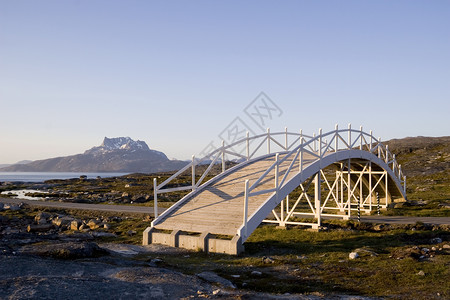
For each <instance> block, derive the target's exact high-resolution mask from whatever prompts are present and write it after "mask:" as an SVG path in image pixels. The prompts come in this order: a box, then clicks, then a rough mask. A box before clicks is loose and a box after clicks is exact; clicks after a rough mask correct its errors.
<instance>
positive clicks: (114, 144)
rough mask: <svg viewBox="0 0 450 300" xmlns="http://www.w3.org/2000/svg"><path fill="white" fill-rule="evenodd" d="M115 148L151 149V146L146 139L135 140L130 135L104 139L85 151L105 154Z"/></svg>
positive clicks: (131, 149) (132, 150) (130, 149)
mask: <svg viewBox="0 0 450 300" xmlns="http://www.w3.org/2000/svg"><path fill="white" fill-rule="evenodd" d="M115 150H127V151H131V152H134V151H138V150H141V151H142V150H143V151H150V148H149V147H148V145H147V144H146V143H145V142H144V141H139V140H137V141H135V140H133V139H131V138H130V137H117V138H108V137H105V138H104V139H103V143H102V144H101V145H100V146H98V147H93V148H91V149H89V150H87V151H86V152H85V154H104V153H107V152H111V151H115Z"/></svg>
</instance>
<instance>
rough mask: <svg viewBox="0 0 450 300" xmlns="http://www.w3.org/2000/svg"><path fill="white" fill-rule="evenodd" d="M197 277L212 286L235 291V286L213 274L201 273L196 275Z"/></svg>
mask: <svg viewBox="0 0 450 300" xmlns="http://www.w3.org/2000/svg"><path fill="white" fill-rule="evenodd" d="M197 277H199V278H201V279H203V280H205V281H207V282H210V283H214V284H218V285H221V286H223V287H227V288H232V289H235V288H236V286H235V285H234V284H233V283H232V282H231V281H229V280H227V279H225V278H223V277H220V276H219V275H217V274H216V273H214V272H201V273H198V274H197Z"/></svg>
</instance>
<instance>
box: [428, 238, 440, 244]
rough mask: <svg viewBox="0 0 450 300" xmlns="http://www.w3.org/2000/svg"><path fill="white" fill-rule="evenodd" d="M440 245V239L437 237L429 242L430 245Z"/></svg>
mask: <svg viewBox="0 0 450 300" xmlns="http://www.w3.org/2000/svg"><path fill="white" fill-rule="evenodd" d="M440 243H442V239H441V238H439V237H436V238H434V239H431V241H430V244H440Z"/></svg>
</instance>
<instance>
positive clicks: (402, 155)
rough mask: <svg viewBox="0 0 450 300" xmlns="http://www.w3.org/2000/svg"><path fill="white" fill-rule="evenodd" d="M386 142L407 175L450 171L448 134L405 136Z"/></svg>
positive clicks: (449, 141) (449, 139)
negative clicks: (438, 135) (440, 135)
mask: <svg viewBox="0 0 450 300" xmlns="http://www.w3.org/2000/svg"><path fill="white" fill-rule="evenodd" d="M386 144H387V145H389V150H390V151H391V152H392V153H394V154H396V156H397V160H398V162H399V163H400V164H401V165H402V168H403V171H404V172H405V175H406V176H408V177H410V176H418V175H432V174H435V173H440V172H443V171H450V136H443V137H423V136H418V137H407V138H403V139H393V140H390V141H387V142H386Z"/></svg>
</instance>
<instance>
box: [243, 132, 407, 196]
mask: <svg viewBox="0 0 450 300" xmlns="http://www.w3.org/2000/svg"><path fill="white" fill-rule="evenodd" d="M350 126H351V125H349V128H348V129H338V126H337V125H336V128H335V130H332V131H329V132H327V133H322V129H319V135H318V136H315V137H313V138H311V139H310V140H309V141H306V142H305V143H301V144H300V145H299V146H297V147H295V148H294V149H292V150H291V151H289V152H288V153H287V154H286V155H285V156H284V157H283V158H282V159H281V160H278V156H276V159H275V161H274V163H273V164H272V165H271V166H270V167H269V168H268V169H267V170H266V172H264V173H263V174H262V175H261V176H260V177H259V178H258V179H257V180H256V181H255V182H254V183H253V184H252V185H251V186H250V187H249V188H248V195H249V196H253V195H255V194H254V193H252V191H253V190H254V189H255V188H256V187H257V186H258V185H259V183H260V182H261V181H262V180H263V179H264V178H265V177H266V176H267V175H268V174H269V173H270V171H272V170H273V169H275V167H276V166H279V165H280V164H282V163H283V162H284V161H285V160H287V159H288V158H289V157H290V156H291V155H293V154H294V153H296V156H295V158H294V159H293V160H292V163H291V165H290V166H289V168H288V170H287V171H286V173H285V174H284V176H283V179H282V180H281V183H280V184H279V185H280V186H277V187H275V188H276V189H277V188H279V187H281V186H282V185H283V183H284V181H285V179H286V178H287V176H288V175H289V172H291V170H292V166H293V164H294V162H295V160H296V159H297V158H298V156H299V155H303V153H304V152H307V153H309V154H311V155H312V156H314V157H316V160H320V159H322V158H323V156H324V155H325V154H326V153H328V152H337V151H338V150H344V149H346V150H350V149H354V148H355V147H356V146H357V145H356V144H357V143H358V141H359V149H360V150H364V148H366V149H365V150H367V151H368V152H371V153H373V152H374V151H377V154H376V156H378V157H379V158H383V159H384V161H385V162H386V164H388V165H389V166H390V165H392V167H391V169H392V170H393V171H394V173H395V174H396V176H397V177H398V178H399V179H400V182H401V183H402V184H403V185H404V184H405V176H404V175H403V172H402V169H401V165H399V164H398V162H397V160H396V158H395V154H392V153H391V152H390V151H389V149H388V146H387V145H386V146H385V145H384V144H383V143H381V139H378V140H377V139H375V137H374V136H373V134H372V131H370V133H366V132H364V131H363V130H362V127H360V130H355V129H351V127H350ZM344 132H345V133H348V139H347V140H345V139H344V138H343V137H342V136H341V134H340V133H344ZM351 133H357V136H356V138H354V139H352V137H351ZM327 136H332V138H331V140H330V141H329V142H327V141H326V140H325V141H323V138H324V137H327ZM366 137H367V138H369V139H370V143H369V142H368V141H367V139H366ZM338 138H339V139H340V141H342V142H343V143H344V145H345V146H347V147H344V148H339V142H338ZM374 140H375V141H376V145H375V147H372V146H373V143H374V142H373V141H374ZM333 141H334V142H335V146H334V147H332V146H331V145H332V143H333ZM315 142H318V143H319V145H320V147H319V149H318V151H317V153H314V152H313V151H308V150H306V151H301V150H304V148H306V147H307V146H310V144H312V143H315ZM329 149H330V150H332V151H328V150H329ZM299 169H300V172H301V171H302V170H303V159H300V162H299ZM276 176H278V174H276ZM275 180H276V179H275ZM273 191H274V189H273V188H271V189H267V190H265V192H266V193H270V192H273ZM262 193H264V190H263V191H258V192H257V194H258V195H260V194H262Z"/></svg>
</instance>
